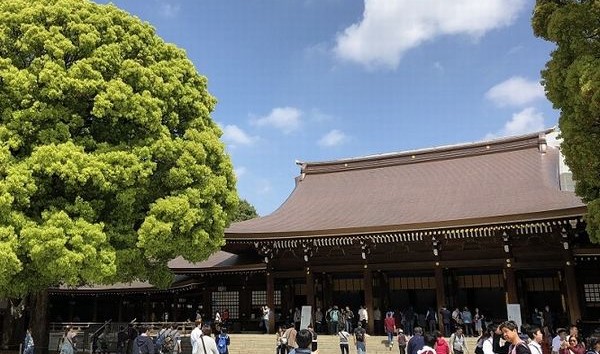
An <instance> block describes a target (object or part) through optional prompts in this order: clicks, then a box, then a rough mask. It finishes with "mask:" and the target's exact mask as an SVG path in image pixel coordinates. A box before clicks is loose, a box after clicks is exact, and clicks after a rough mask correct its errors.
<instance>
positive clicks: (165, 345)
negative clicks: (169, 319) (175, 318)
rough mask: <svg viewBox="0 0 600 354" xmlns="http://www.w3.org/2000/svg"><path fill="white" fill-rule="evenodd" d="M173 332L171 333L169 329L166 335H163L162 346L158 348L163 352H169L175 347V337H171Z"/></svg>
mask: <svg viewBox="0 0 600 354" xmlns="http://www.w3.org/2000/svg"><path fill="white" fill-rule="evenodd" d="M174 334H175V333H173V332H172V331H171V332H169V333H168V334H167V335H166V336H164V339H163V341H162V346H161V348H160V350H161V351H162V352H163V353H171V352H172V351H173V349H175V339H174V338H173V335H174Z"/></svg>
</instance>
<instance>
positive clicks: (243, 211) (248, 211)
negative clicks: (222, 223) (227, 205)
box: [231, 199, 258, 222]
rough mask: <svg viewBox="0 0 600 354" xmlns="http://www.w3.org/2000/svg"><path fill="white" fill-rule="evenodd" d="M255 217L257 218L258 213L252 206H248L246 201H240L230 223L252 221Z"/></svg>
mask: <svg viewBox="0 0 600 354" xmlns="http://www.w3.org/2000/svg"><path fill="white" fill-rule="evenodd" d="M256 217H258V213H257V212H256V208H255V207H254V205H252V204H250V202H248V201H247V200H246V199H240V203H239V205H238V207H237V209H236V211H235V213H234V214H233V217H232V219H231V221H232V222H238V221H244V220H250V219H254V218H256Z"/></svg>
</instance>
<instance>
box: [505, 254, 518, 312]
mask: <svg viewBox="0 0 600 354" xmlns="http://www.w3.org/2000/svg"><path fill="white" fill-rule="evenodd" d="M504 281H505V282H506V303H507V304H517V303H519V297H518V296H517V279H516V277H515V270H514V269H513V268H512V267H510V264H507V266H506V268H504Z"/></svg>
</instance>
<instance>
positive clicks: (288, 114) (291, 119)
mask: <svg viewBox="0 0 600 354" xmlns="http://www.w3.org/2000/svg"><path fill="white" fill-rule="evenodd" d="M301 118H302V111H301V110H299V109H297V108H294V107H278V108H273V110H271V113H269V114H268V115H266V116H263V117H259V118H257V119H254V120H253V121H252V124H254V125H257V126H259V127H262V126H271V127H274V128H277V129H279V130H281V131H282V132H283V133H285V134H289V133H291V132H293V131H294V130H297V129H298V128H299V127H300V124H301V121H302V120H301Z"/></svg>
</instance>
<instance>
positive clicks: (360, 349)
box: [356, 342, 367, 354]
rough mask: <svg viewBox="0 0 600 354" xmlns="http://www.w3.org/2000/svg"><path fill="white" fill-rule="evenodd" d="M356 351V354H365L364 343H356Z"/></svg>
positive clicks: (365, 347)
mask: <svg viewBox="0 0 600 354" xmlns="http://www.w3.org/2000/svg"><path fill="white" fill-rule="evenodd" d="M356 351H357V353H358V354H365V353H366V352H367V346H366V345H365V342H356Z"/></svg>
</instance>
